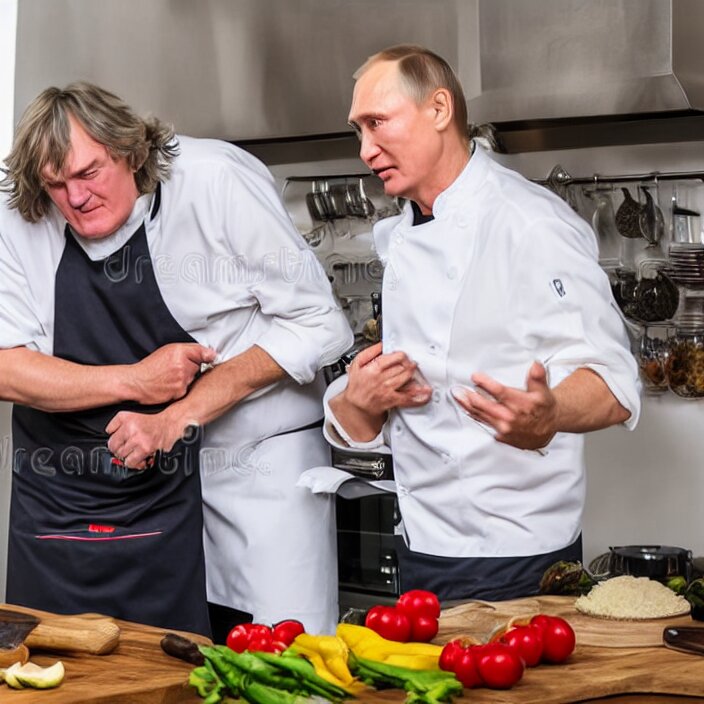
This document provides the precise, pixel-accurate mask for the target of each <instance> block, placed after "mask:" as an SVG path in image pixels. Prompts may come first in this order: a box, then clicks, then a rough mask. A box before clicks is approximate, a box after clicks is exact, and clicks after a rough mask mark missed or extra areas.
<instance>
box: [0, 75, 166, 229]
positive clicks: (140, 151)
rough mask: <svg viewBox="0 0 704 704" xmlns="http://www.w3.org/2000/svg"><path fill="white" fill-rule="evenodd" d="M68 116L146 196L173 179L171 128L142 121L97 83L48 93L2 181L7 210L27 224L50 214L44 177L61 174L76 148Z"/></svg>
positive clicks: (27, 115)
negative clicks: (120, 162) (125, 168)
mask: <svg viewBox="0 0 704 704" xmlns="http://www.w3.org/2000/svg"><path fill="white" fill-rule="evenodd" d="M69 116H72V117H73V118H74V119H75V120H77V121H78V122H79V123H80V124H81V125H82V126H83V128H84V129H85V130H86V132H88V134H89V135H90V136H91V137H92V138H93V139H94V140H95V141H96V142H99V143H100V144H103V145H105V147H106V148H107V150H108V152H109V153H110V155H111V156H112V157H113V158H114V159H120V158H124V159H126V160H127V163H128V165H129V166H130V168H131V169H133V170H134V172H135V181H136V184H137V189H138V191H139V192H140V193H141V194H144V193H152V192H153V191H154V190H155V189H156V186H157V183H158V182H159V181H161V180H166V179H168V178H169V176H170V173H171V162H172V160H173V159H174V157H175V156H176V155H177V154H178V141H177V139H176V138H175V136H174V130H173V127H171V125H167V124H165V123H163V122H161V121H160V120H158V119H157V118H155V117H148V118H141V117H139V116H138V115H137V114H136V113H135V112H134V111H133V110H132V108H131V107H130V106H129V105H127V104H126V103H125V102H124V101H123V100H122V99H121V98H119V97H117V96H116V95H114V94H113V93H110V92H109V91H107V90H104V89H103V88H100V87H98V86H96V85H93V84H92V83H87V82H84V81H79V82H76V83H71V84H69V85H68V86H66V87H65V88H63V89H61V88H55V87H52V88H47V89H46V90H44V91H42V92H41V93H40V94H39V95H38V96H37V97H36V98H35V99H34V100H33V101H32V102H31V103H30V105H29V106H28V107H27V109H26V110H25V111H24V114H23V115H22V117H21V118H20V121H19V123H18V125H17V129H16V131H15V138H14V141H13V144H12V150H11V151H10V154H9V156H8V157H7V159H6V161H5V165H6V168H4V169H3V171H4V174H5V176H4V178H3V179H2V181H0V190H1V191H3V192H5V193H9V198H8V205H9V206H10V207H11V208H17V210H18V211H19V212H20V214H21V215H22V217H23V218H24V219H25V220H28V221H29V222H37V221H38V220H40V219H41V218H42V217H43V216H44V215H46V213H47V212H48V209H49V206H50V204H51V200H50V198H49V196H48V194H47V192H46V190H45V189H44V182H43V179H42V171H43V170H44V167H45V166H47V165H49V166H50V167H51V169H52V170H53V171H54V172H55V173H60V172H61V170H62V168H63V166H64V163H65V161H66V156H67V154H68V152H69V149H70V147H71V126H70V123H69Z"/></svg>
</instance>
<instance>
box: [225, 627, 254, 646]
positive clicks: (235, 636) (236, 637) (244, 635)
mask: <svg viewBox="0 0 704 704" xmlns="http://www.w3.org/2000/svg"><path fill="white" fill-rule="evenodd" d="M251 628H252V624H251V623H240V624H239V625H237V626H235V627H234V628H233V629H232V630H231V631H230V632H229V633H228V635H227V640H226V641H225V644H226V645H227V647H228V648H230V650H234V651H235V652H236V653H243V652H244V651H245V650H247V646H248V645H249V639H250V630H251Z"/></svg>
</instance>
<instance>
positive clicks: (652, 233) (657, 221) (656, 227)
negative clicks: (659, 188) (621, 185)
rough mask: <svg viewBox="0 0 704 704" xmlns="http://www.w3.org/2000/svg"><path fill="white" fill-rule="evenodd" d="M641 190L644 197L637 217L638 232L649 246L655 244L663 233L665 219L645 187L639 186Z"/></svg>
mask: <svg viewBox="0 0 704 704" xmlns="http://www.w3.org/2000/svg"><path fill="white" fill-rule="evenodd" d="M641 190H642V191H643V194H644V195H645V205H644V206H642V208H641V211H640V215H639V216H638V224H639V226H640V231H641V232H642V233H643V237H645V239H646V240H648V242H650V244H657V243H658V242H659V241H660V238H661V237H662V235H663V233H664V232H665V218H664V217H663V215H662V210H660V208H659V207H658V206H657V204H656V203H655V199H654V198H653V196H651V195H650V191H649V190H648V189H647V188H646V187H645V186H641Z"/></svg>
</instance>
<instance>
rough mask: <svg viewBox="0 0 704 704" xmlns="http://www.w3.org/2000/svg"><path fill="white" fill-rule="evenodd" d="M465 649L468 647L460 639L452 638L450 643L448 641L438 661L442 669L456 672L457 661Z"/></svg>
mask: <svg viewBox="0 0 704 704" xmlns="http://www.w3.org/2000/svg"><path fill="white" fill-rule="evenodd" d="M465 650H466V648H465V647H464V646H463V645H462V643H461V642H460V641H459V640H451V641H450V642H449V643H446V644H445V645H444V646H443V649H442V651H441V653H440V659H439V661H438V664H439V666H440V669H441V670H445V671H447V672H454V671H455V663H456V662H457V660H458V659H459V657H460V656H461V655H462V653H464V651H465Z"/></svg>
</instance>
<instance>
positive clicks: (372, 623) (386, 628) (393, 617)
mask: <svg viewBox="0 0 704 704" xmlns="http://www.w3.org/2000/svg"><path fill="white" fill-rule="evenodd" d="M364 625H365V626H366V627H367V628H371V629H372V630H373V631H376V632H377V633H378V634H379V635H380V636H381V637H382V638H386V640H396V641H400V642H401V643H405V642H406V641H407V640H408V639H409V638H410V637H411V620H410V619H409V618H408V616H407V615H406V614H404V613H403V612H402V611H399V610H398V609H397V608H396V607H395V606H374V607H373V608H371V609H369V612H368V613H367V617H366V619H365V621H364Z"/></svg>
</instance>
